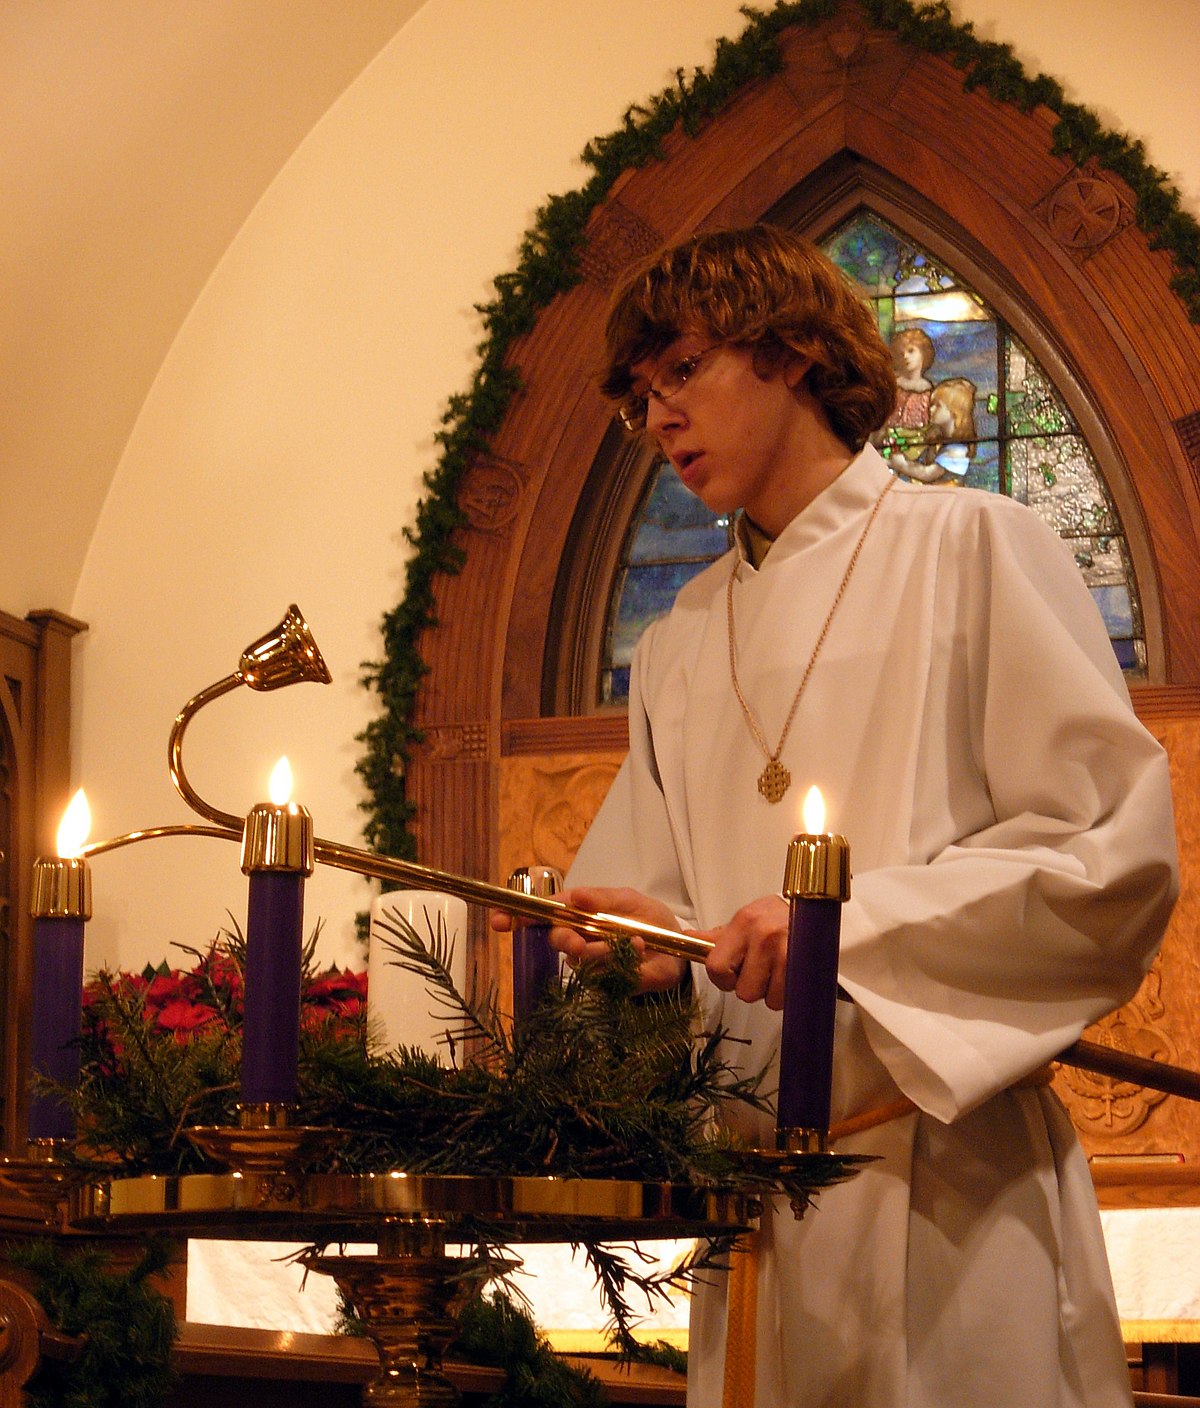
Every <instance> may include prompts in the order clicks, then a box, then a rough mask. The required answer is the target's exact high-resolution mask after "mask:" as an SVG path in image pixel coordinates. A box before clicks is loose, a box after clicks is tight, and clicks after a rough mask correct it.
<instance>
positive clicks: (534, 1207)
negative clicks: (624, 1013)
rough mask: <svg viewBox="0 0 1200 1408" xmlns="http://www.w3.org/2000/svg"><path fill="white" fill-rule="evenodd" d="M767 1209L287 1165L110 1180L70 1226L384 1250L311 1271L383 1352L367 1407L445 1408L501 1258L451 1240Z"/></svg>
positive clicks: (574, 1233) (499, 1180)
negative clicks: (466, 1329) (468, 1317)
mask: <svg viewBox="0 0 1200 1408" xmlns="http://www.w3.org/2000/svg"><path fill="white" fill-rule="evenodd" d="M825 1157H829V1156H825ZM770 1191H771V1188H770V1184H769V1182H766V1181H765V1182H764V1185H763V1188H762V1190H761V1193H764V1194H765V1193H768V1192H770ZM759 1210H760V1192H748V1191H745V1190H732V1189H729V1188H722V1187H713V1188H705V1187H698V1186H691V1185H684V1184H669V1183H640V1182H636V1181H632V1180H622V1179H585V1178H575V1179H567V1178H534V1177H502V1176H482V1175H481V1176H470V1175H445V1176H441V1175H430V1174H409V1173H405V1172H403V1171H401V1170H393V1171H391V1172H387V1173H380V1174H320V1173H316V1174H304V1175H296V1174H293V1173H289V1172H288V1171H287V1170H284V1169H279V1168H277V1169H274V1170H266V1169H257V1170H253V1171H251V1170H247V1171H244V1172H236V1173H217V1174H200V1173H198V1174H184V1175H178V1176H171V1177H162V1176H158V1175H144V1176H141V1177H135V1178H114V1179H107V1180H100V1181H97V1182H93V1183H89V1184H86V1185H84V1186H83V1187H78V1188H75V1189H74V1190H73V1191H72V1192H71V1194H70V1199H69V1209H68V1217H69V1220H70V1223H71V1225H72V1226H73V1227H76V1228H80V1229H83V1230H88V1231H92V1232H102V1231H107V1232H112V1233H125V1234H130V1233H138V1232H144V1231H151V1230H154V1231H163V1232H169V1233H173V1234H175V1235H177V1236H192V1237H222V1238H234V1239H236V1238H243V1239H246V1240H251V1241H253V1240H284V1241H288V1240H295V1241H308V1242H310V1243H313V1244H314V1245H315V1247H319V1248H327V1247H329V1246H331V1245H336V1244H339V1243H346V1242H374V1243H376V1244H377V1245H378V1248H379V1250H378V1254H377V1255H375V1256H348V1255H347V1256H339V1255H326V1254H325V1252H324V1251H323V1250H321V1251H318V1250H314V1251H312V1252H311V1253H309V1254H308V1256H307V1257H306V1259H305V1264H306V1265H307V1266H308V1267H310V1268H311V1269H312V1270H314V1271H318V1272H321V1273H323V1274H325V1275H329V1276H332V1277H333V1278H334V1280H335V1281H336V1282H337V1284H338V1286H339V1287H340V1288H341V1290H342V1291H343V1293H344V1294H345V1295H346V1297H347V1299H348V1300H349V1301H350V1303H351V1304H352V1306H353V1307H354V1310H355V1312H356V1314H357V1315H358V1316H359V1317H360V1318H361V1319H362V1321H363V1324H364V1328H365V1330H366V1333H367V1336H368V1337H369V1338H370V1339H371V1341H372V1342H373V1343H374V1344H375V1346H376V1348H377V1350H378V1353H379V1360H380V1369H379V1374H378V1375H377V1376H376V1378H375V1379H373V1380H372V1381H371V1383H370V1384H368V1385H367V1387H366V1389H365V1390H364V1402H365V1403H367V1404H370V1405H387V1408H443V1405H451V1404H454V1403H457V1402H458V1401H459V1396H458V1392H457V1390H456V1389H455V1388H454V1386H453V1384H451V1383H450V1381H449V1380H448V1379H447V1378H446V1376H445V1375H444V1374H443V1372H442V1369H441V1359H442V1354H443V1352H444V1350H445V1348H446V1346H447V1345H448V1344H449V1343H450V1341H451V1340H452V1339H453V1338H454V1335H455V1333H456V1322H457V1316H458V1313H459V1311H460V1310H461V1308H462V1306H463V1305H464V1304H465V1302H466V1300H467V1299H468V1298H469V1296H470V1294H471V1292H472V1291H473V1290H474V1289H475V1288H476V1286H477V1285H478V1283H479V1280H480V1279H481V1278H482V1277H485V1276H488V1275H494V1274H496V1271H497V1263H496V1262H495V1261H494V1260H493V1261H492V1262H490V1263H488V1262H486V1261H484V1260H483V1259H482V1258H480V1257H470V1256H468V1257H463V1256H451V1255H449V1254H448V1252H447V1244H448V1243H467V1244H470V1243H474V1242H477V1241H478V1240H479V1239H480V1234H481V1229H486V1234H487V1237H488V1239H489V1240H491V1239H493V1238H494V1239H496V1240H497V1241H501V1242H505V1243H520V1242H563V1241H575V1240H581V1239H584V1238H591V1239H594V1240H597V1241H621V1242H624V1241H629V1240H638V1239H657V1238H669V1237H681V1238H682V1237H705V1236H708V1237H712V1236H716V1235H723V1234H735V1233H737V1232H739V1231H744V1230H745V1229H747V1228H749V1227H751V1226H753V1225H755V1222H756V1220H757V1217H758V1214H759Z"/></svg>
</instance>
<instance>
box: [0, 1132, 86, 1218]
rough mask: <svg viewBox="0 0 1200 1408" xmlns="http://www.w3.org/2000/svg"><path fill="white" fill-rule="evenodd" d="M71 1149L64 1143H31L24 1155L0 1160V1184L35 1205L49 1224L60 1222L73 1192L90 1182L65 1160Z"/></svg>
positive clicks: (36, 1140) (4, 1157)
mask: <svg viewBox="0 0 1200 1408" xmlns="http://www.w3.org/2000/svg"><path fill="white" fill-rule="evenodd" d="M71 1147H73V1146H72V1145H71V1144H70V1143H69V1142H68V1141H67V1140H64V1139H31V1140H30V1141H29V1143H28V1144H27V1145H26V1147H25V1153H24V1155H19V1154H18V1155H10V1154H4V1155H2V1156H0V1184H3V1186H4V1187H5V1188H8V1189H10V1190H11V1191H12V1192H14V1193H19V1194H20V1195H21V1196H22V1197H23V1198H28V1199H29V1201H30V1202H32V1203H36V1204H37V1206H38V1207H39V1208H40V1209H41V1211H42V1214H43V1215H44V1217H45V1219H46V1221H47V1222H57V1221H58V1220H59V1214H60V1211H61V1210H63V1209H64V1208H65V1205H66V1203H67V1200H68V1199H69V1198H70V1195H71V1192H72V1190H73V1189H75V1188H78V1187H79V1185H80V1184H81V1183H83V1182H85V1181H86V1178H87V1175H86V1174H85V1173H83V1172H81V1171H80V1170H79V1169H77V1168H75V1167H73V1166H72V1165H71V1164H68V1163H67V1162H65V1160H64V1159H63V1157H62V1156H63V1154H64V1153H65V1152H66V1150H67V1149H69V1148H71Z"/></svg>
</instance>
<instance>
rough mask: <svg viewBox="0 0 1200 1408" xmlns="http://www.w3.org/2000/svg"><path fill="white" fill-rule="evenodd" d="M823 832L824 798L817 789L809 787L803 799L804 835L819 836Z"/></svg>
mask: <svg viewBox="0 0 1200 1408" xmlns="http://www.w3.org/2000/svg"><path fill="white" fill-rule="evenodd" d="M824 832H825V798H824V797H822V796H821V789H820V788H819V787H810V788H809V789H808V795H807V796H806V797H805V799H804V834H805V835H806V836H821V835H823V834H824Z"/></svg>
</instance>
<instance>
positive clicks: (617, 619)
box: [608, 562, 708, 665]
mask: <svg viewBox="0 0 1200 1408" xmlns="http://www.w3.org/2000/svg"><path fill="white" fill-rule="evenodd" d="M707 566H708V562H655V563H651V564H649V565H647V566H633V567H629V568H627V569H626V572H625V580H624V581H623V582H622V583H621V590H620V594H619V596H618V598H617V609H616V611H615V612H614V613H613V617H612V621H611V625H610V627H609V649H608V659H609V661H610V663H611V664H613V665H628V664H629V662H630V661H631V660H632V659H633V648H634V646H635V645H636V644H637V643H638V641H639V640H640V639H641V635H642V632H643V631H644V630H645V629H646V627H647V626H648V625H649V624H650V622H651V621H653V620H654V619H655V618H656V617H658V616H662V615H664V614H665V613H666V612H667V611H669V610H670V609H671V605H672V603H673V602H674V600H675V598H676V597H677V596H678V595H679V592H680V590H681V589H682V588H683V586H684V585H685V584H686V583H688V582H690V581H691V579H692V578H693V577H694V576H695V575H696V574H697V573H698V572H702V571H703V570H704V568H705V567H707Z"/></svg>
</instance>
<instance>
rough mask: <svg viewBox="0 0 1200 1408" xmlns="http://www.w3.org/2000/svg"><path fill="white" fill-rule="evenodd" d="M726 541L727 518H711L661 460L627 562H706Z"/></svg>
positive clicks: (721, 551) (717, 555) (727, 540)
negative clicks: (691, 560) (692, 559)
mask: <svg viewBox="0 0 1200 1408" xmlns="http://www.w3.org/2000/svg"><path fill="white" fill-rule="evenodd" d="M729 542H730V538H729V520H728V519H727V518H716V517H714V516H713V514H711V513H710V512H709V511H708V509H706V508H705V507H704V505H703V504H702V503H701V502H700V500H699V499H698V498H696V496H695V494H692V493H689V492H688V490H687V489H685V488H684V487H683V485H682V484H681V483H680V481H679V476H678V475H677V474H676V473H675V471H674V470H673V469H672V468H671V466H670V465H669V464H667V463H666V462H665V461H664V462H663V464H662V465H661V467H660V468H659V470H658V473H657V474H656V476H655V479H654V487H653V489H651V491H650V497H649V499H648V500H647V501H646V507H645V509H644V510H643V512H642V516H641V519H640V521H639V525H638V531H637V534H636V536H635V537H634V539H633V542H632V544H631V545H630V549H629V560H630V562H670V561H673V560H679V559H687V558H697V559H700V560H702V561H704V562H708V561H709V560H710V559H712V558H714V557H719V556H720V555H721V554H722V553H723V552H724V551H725V550H726V548H728V547H729Z"/></svg>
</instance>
